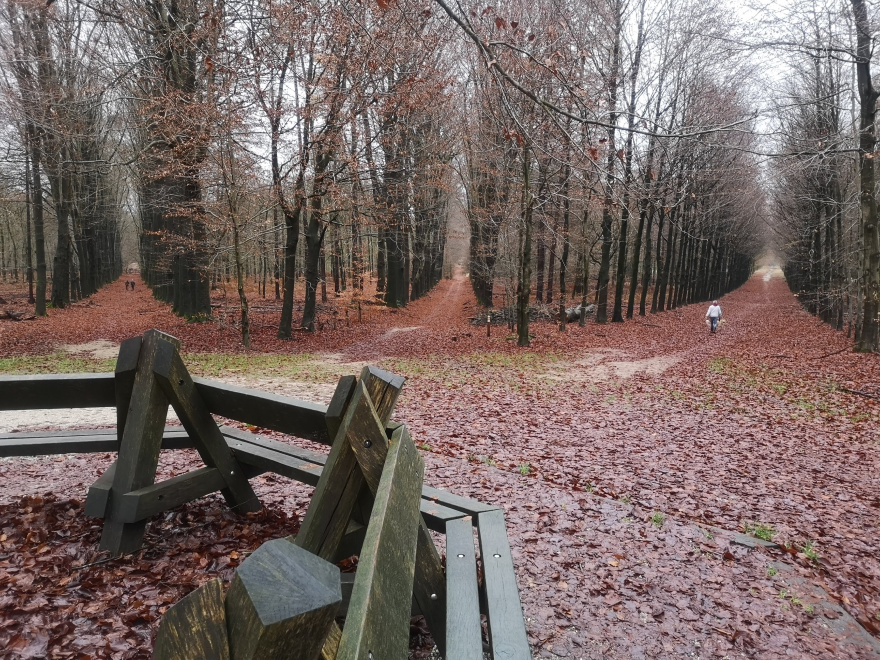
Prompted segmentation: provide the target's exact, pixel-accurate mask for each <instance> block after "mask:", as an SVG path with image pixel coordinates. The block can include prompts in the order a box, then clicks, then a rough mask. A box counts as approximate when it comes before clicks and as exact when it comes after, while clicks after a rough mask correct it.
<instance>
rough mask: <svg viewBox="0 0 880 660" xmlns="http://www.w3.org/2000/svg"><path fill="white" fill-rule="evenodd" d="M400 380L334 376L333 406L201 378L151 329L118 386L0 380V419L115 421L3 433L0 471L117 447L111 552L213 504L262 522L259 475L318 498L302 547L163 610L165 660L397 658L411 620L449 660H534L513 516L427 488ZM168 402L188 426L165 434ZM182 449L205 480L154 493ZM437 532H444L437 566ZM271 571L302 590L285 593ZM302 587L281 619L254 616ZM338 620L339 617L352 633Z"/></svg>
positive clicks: (121, 362)
mask: <svg viewBox="0 0 880 660" xmlns="http://www.w3.org/2000/svg"><path fill="white" fill-rule="evenodd" d="M403 384H404V380H403V379H402V378H400V377H397V376H394V375H393V374H389V373H388V372H384V371H382V370H379V369H376V368H374V367H365V368H364V369H363V370H362V372H361V374H360V378H359V379H358V378H355V377H354V376H345V377H343V378H342V379H340V382H339V384H338V386H337V388H336V392H335V394H334V396H333V398H332V400H331V402H330V404H329V406H326V407H324V406H320V405H317V404H312V403H308V402H302V401H297V400H294V399H290V398H287V397H281V396H277V395H272V394H265V393H261V392H257V391H255V390H250V389H246V388H240V387H233V386H228V385H225V384H223V383H218V382H215V381H209V380H204V379H198V378H191V377H190V376H189V374H188V373H187V370H186V367H185V366H184V364H183V361H182V360H181V359H180V356H179V354H178V343H177V341H176V340H175V339H174V338H173V337H169V336H168V335H164V334H163V333H160V332H157V331H150V332H148V333H147V334H145V335H144V337H143V338H140V337H137V338H133V339H131V340H128V341H126V342H124V343H123V345H122V347H121V349H120V356H119V359H118V360H117V367H116V371H115V373H114V374H86V375H72V376H66V375H65V376H2V377H0V409H4V410H9V409H19V408H21V409H35V408H62V407H84V406H88V407H93V406H105V407H115V408H116V410H117V420H118V427H117V429H115V430H114V429H109V430H89V431H67V432H51V431H50V432H45V433H25V434H22V433H16V434H6V435H0V457H2V456H25V455H47V454H53V453H76V452H108V451H117V452H118V457H117V460H116V461H115V462H114V463H113V465H111V467H110V468H109V469H108V470H107V471H106V472H105V474H104V475H102V476H101V477H100V478H99V479H98V480H97V481H96V482H95V483H94V484H93V485H92V486H91V488H90V489H89V496H88V499H87V505H86V512H87V513H88V514H89V515H94V516H98V517H103V518H104V533H103V535H102V540H101V545H102V547H103V548H105V549H108V550H110V551H111V552H114V553H116V554H118V553H124V552H131V551H133V550H136V549H138V548H139V547H140V545H141V541H142V538H143V531H144V526H145V525H146V524H147V520H148V519H149V518H150V517H151V516H153V515H156V514H157V513H161V512H163V511H166V510H168V509H170V508H173V507H175V506H179V505H180V504H183V503H185V502H188V501H191V500H193V499H196V498H198V497H202V496H204V495H206V494H208V493H211V492H216V491H218V490H219V491H220V492H221V493H223V495H224V497H225V498H226V501H227V502H228V503H229V505H230V506H231V507H234V508H235V510H237V511H247V510H255V509H258V508H259V502H258V500H257V499H256V496H255V495H254V494H253V490H252V489H251V487H250V484H249V483H248V479H250V478H253V477H254V476H256V475H258V474H261V473H263V472H267V471H271V472H274V473H276V474H279V475H282V476H284V477H287V478H290V479H294V480H298V481H301V482H303V483H306V484H310V485H313V486H315V492H314V494H313V497H312V500H311V503H310V506H309V509H308V511H307V513H306V516H305V518H304V520H303V524H302V526H301V529H300V531H299V533H298V534H297V536H296V537H295V538H290V539H287V540H283V539H276V540H275V541H270V542H269V543H267V544H264V545H263V546H261V548H260V550H258V551H257V552H255V553H254V554H253V555H252V556H251V557H249V558H248V560H246V561H245V562H244V563H243V564H242V565H241V566H240V567H239V571H238V573H237V577H236V580H235V581H234V582H233V585H232V587H231V588H230V590H229V592H228V593H227V594H226V596H225V597H224V596H223V594H222V589H221V588H220V584H219V582H217V581H211V582H209V583H208V584H206V585H205V586H203V587H202V588H200V589H199V590H197V591H196V592H193V593H192V594H190V595H189V596H187V597H186V598H185V599H183V600H182V601H181V602H180V603H178V604H177V605H176V606H174V607H173V608H172V609H171V610H169V611H168V613H166V617H165V620H163V624H162V627H161V629H160V634H159V637H158V638H157V642H156V647H155V657H156V658H172V657H173V658H193V659H196V658H215V657H216V658H227V657H231V658H238V657H252V658H257V657H260V658H263V657H265V658H273V657H282V656H283V657H303V658H315V657H318V656H317V655H316V654H318V653H320V657H322V658H326V659H331V658H346V659H349V660H353V659H355V658H357V659H361V658H363V659H364V660H368V659H369V658H370V657H372V658H374V660H378V659H379V658H403V657H405V656H406V648H407V642H408V632H409V617H410V615H411V614H414V613H418V614H422V615H424V616H425V619H426V622H427V624H428V627H429V629H430V630H431V632H432V634H433V636H434V639H435V641H436V642H437V644H438V646H439V647H440V651H441V653H442V654H443V656H444V657H445V658H447V660H469V659H471V658H473V659H474V660H477V659H479V658H482V657H483V653H484V651H489V652H490V653H491V654H492V657H495V658H502V657H503V658H510V659H520V658H523V659H525V658H531V654H530V651H529V646H528V638H527V636H526V631H525V625H524V621H523V617H522V610H521V606H520V601H519V593H518V589H517V585H516V578H515V573H514V570H513V561H512V557H511V554H510V546H509V543H508V541H507V534H506V529H505V524H504V516H503V512H502V511H501V510H500V509H499V508H497V507H493V506H490V505H486V504H483V503H480V502H477V501H475V500H470V499H468V498H463V497H459V496H457V495H454V494H452V493H449V492H447V491H443V490H438V489H434V488H431V487H429V486H424V485H423V483H422V479H423V473H424V463H423V462H422V459H421V457H420V456H419V453H418V450H417V449H416V446H415V444H414V443H413V441H412V439H411V438H410V435H409V432H408V431H407V429H406V427H405V426H403V425H401V424H397V423H394V422H391V416H392V413H393V410H394V406H395V403H396V401H397V398H398V396H399V394H400V390H401V388H402V387H403ZM85 388H88V389H89V391H88V392H84V391H83V390H84V389H85ZM21 392H25V393H26V394H27V396H21V394H20V393H21ZM169 405H170V406H172V407H173V408H174V410H175V412H176V413H177V415H178V417H179V418H180V419H181V422H182V423H183V428H180V427H165V416H166V413H167V410H168V406H169ZM212 415H222V416H223V417H226V418H230V419H234V420H236V421H240V422H244V423H247V424H250V425H254V426H259V427H262V428H268V429H272V430H277V431H281V432H284V433H288V434H291V435H295V436H299V437H305V438H309V439H312V440H317V441H319V442H323V443H325V444H331V443H332V444H331V449H330V453H329V455H325V454H322V453H320V452H315V451H310V450H306V449H302V448H299V447H296V446H294V445H290V444H287V443H284V442H279V441H277V440H273V439H269V438H265V437H261V436H259V435H256V434H253V433H247V432H244V431H240V430H238V429H234V428H230V427H225V426H224V427H218V426H217V424H216V423H215V421H214V418H213V416H212ZM183 447H194V448H196V449H197V450H198V451H199V454H200V456H201V458H202V460H203V461H204V463H205V467H203V468H200V469H197V470H194V471H192V472H190V473H188V474H185V475H179V476H177V477H174V478H172V479H168V480H166V481H163V482H160V483H155V475H156V464H157V461H158V454H159V451H160V449H178V448H183ZM431 531H434V532H439V533H442V534H446V539H447V548H446V552H447V558H446V569H445V570H444V568H443V565H442V562H441V559H440V556H439V553H438V552H437V550H436V548H435V546H434V542H433V539H432V537H431ZM475 537H476V538H477V539H478V541H479V551H477V548H476V547H475ZM352 554H355V555H358V556H359V562H358V571H357V573H356V574H355V575H354V576H353V579H351V578H352V576H350V575H343V576H341V577H340V576H338V570H337V569H335V567H333V566H332V563H328V562H335V561H338V560H339V559H342V558H345V557H349V556H351V555H352ZM321 566H330V567H331V569H332V570H329V572H324V573H321V571H322V570H323V569H321V568H320V567H321ZM297 567H299V568H297ZM303 567H307V568H303ZM480 568H481V569H482V570H481V571H479V569H480ZM334 570H335V571H336V573H335V575H336V576H337V577H336V579H334V578H333V577H332V576H333V575H334ZM297 571H299V572H297ZM479 572H482V575H483V579H482V580H481V581H479V582H478V577H477V576H478V574H479ZM306 573H308V574H309V575H316V574H321V575H324V577H325V578H327V579H321V580H318V581H317V582H314V581H312V582H309V580H308V579H306V578H305V575H306ZM267 575H275V576H278V575H293V576H296V575H299V576H300V577H294V578H293V580H294V583H295V584H294V583H285V584H281V583H279V584H277V585H275V586H276V587H277V593H276V591H273V590H272V587H271V584H270V583H271V582H272V579H268V578H266V577H265V576H267ZM328 575H329V576H330V577H327V576H328ZM297 585H299V586H297ZM337 588H338V592H339V598H338V599H337V598H335V596H334V594H336V593H337V592H336V591H335V589H337ZM297 589H299V590H300V591H301V592H302V593H300V594H299V596H297V597H296V598H293V600H290V599H288V600H287V601H284V602H285V603H287V604H286V605H285V606H284V607H283V608H282V609H283V610H284V611H283V612H281V613H280V614H279V612H278V611H276V610H273V609H272V608H271V607H269V608H265V607H262V606H261V605H260V602H263V601H260V598H262V597H264V596H265V597H266V598H268V599H269V600H270V601H271V602H281V601H278V600H277V599H278V598H281V599H282V600H284V598H286V597H288V596H290V594H294V595H295V594H296V593H299V592H297ZM272 594H276V595H274V596H273V595H272ZM285 594H287V596H285ZM294 601H295V602H294ZM282 614H283V616H282ZM336 614H344V615H345V616H346V623H345V626H344V627H343V628H342V629H340V628H339V626H337V625H336V623H335V622H334V620H333V617H334V616H335V615H336ZM483 616H485V618H486V620H487V622H488V638H487V639H485V640H484V639H483V636H482V624H481V617H483ZM303 639H307V642H308V643H306V642H302V645H301V646H296V644H299V643H300V642H294V641H293V640H301V641H302V640H303Z"/></svg>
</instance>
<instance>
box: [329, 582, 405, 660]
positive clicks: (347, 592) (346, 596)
mask: <svg viewBox="0 0 880 660" xmlns="http://www.w3.org/2000/svg"><path fill="white" fill-rule="evenodd" d="M356 577H357V573H343V574H342V603H341V604H340V605H339V612H337V613H336V616H337V617H342V616H346V615H347V614H348V606H349V605H350V604H351V593H352V591H354V581H355V578H356ZM409 614H410V616H420V615H421V614H422V611H421V610H420V609H419V604H418V603H417V602H416V599H415V598H413V600H412V605H411V608H410V612H409ZM334 657H335V656H334Z"/></svg>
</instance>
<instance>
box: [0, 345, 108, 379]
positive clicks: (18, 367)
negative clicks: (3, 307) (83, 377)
mask: <svg viewBox="0 0 880 660" xmlns="http://www.w3.org/2000/svg"><path fill="white" fill-rule="evenodd" d="M115 368H116V358H103V359H99V358H92V357H85V356H80V355H71V354H70V353H65V352H63V351H58V352H55V353H52V354H51V355H22V356H19V357H8V358H0V373H3V374H8V375H21V374H78V373H105V372H111V371H113V369H115Z"/></svg>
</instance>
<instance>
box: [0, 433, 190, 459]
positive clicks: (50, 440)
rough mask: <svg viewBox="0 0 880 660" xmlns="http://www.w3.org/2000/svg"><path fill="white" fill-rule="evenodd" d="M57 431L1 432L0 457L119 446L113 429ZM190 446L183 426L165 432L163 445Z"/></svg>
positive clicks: (88, 451) (94, 451)
mask: <svg viewBox="0 0 880 660" xmlns="http://www.w3.org/2000/svg"><path fill="white" fill-rule="evenodd" d="M169 428H171V427H169ZM59 433H60V432H57V431H56V432H50V435H47V436H43V435H42V434H38V433H10V434H8V435H4V436H0V458H5V457H10V456H50V455H52V454H101V453H110V452H115V451H116V450H117V449H118V446H119V442H118V441H117V439H116V429H98V430H96V431H67V432H66V433H68V434H70V435H60V434H59ZM192 446H193V443H192V441H191V440H190V438H189V435H188V434H187V433H186V431H184V430H183V429H179V430H177V431H166V432H165V433H164V436H163V439H162V449H190V448H191V447H192Z"/></svg>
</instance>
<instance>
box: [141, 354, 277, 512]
mask: <svg viewBox="0 0 880 660" xmlns="http://www.w3.org/2000/svg"><path fill="white" fill-rule="evenodd" d="M152 368H153V373H154V375H155V376H156V380H157V382H158V383H159V386H160V387H161V388H162V390H163V392H164V393H165V396H166V397H167V398H168V401H169V403H170V404H171V405H172V406H173V407H174V411H175V412H176V413H177V416H178V417H179V418H180V422H181V424H183V428H185V429H186V431H187V433H189V436H190V438H192V440H193V442H194V444H195V448H196V451H198V452H199V455H200V456H201V457H202V460H203V461H204V462H205V465H207V466H208V467H212V468H217V470H218V472H219V473H220V475H221V476H222V477H223V480H224V482H225V486H224V487H223V488H222V489H221V491H220V492H221V493H222V494H223V497H224V499H225V500H226V502H227V504H229V506H231V507H233V508H234V509H235V510H236V511H238V512H239V513H247V512H249V511H259V510H260V509H261V508H262V505H261V504H260V500H259V498H258V497H257V495H256V493H254V489H253V488H251V485H250V483H249V482H248V480H247V478H246V477H245V475H244V472H243V470H242V468H241V466H240V465H239V464H238V461H237V460H236V459H235V456H233V455H232V451H231V450H230V449H229V446H228V445H227V444H226V440H225V439H224V438H223V434H222V433H220V429H219V428H218V427H217V423H216V422H215V421H214V418H213V417H211V413H210V412H209V411H208V408H207V407H206V406H205V404H204V402H203V401H202V397H201V395H200V394H199V392H198V390H197V389H196V386H195V384H194V383H193V380H192V378H191V377H190V375H189V372H188V371H187V369H186V366H185V365H184V364H183V360H181V359H180V354H179V353H178V352H177V347H176V346H174V345H173V344H171V343H170V342H161V343H160V346H159V349H158V352H157V353H156V357H155V360H154V361H153V365H152Z"/></svg>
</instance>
